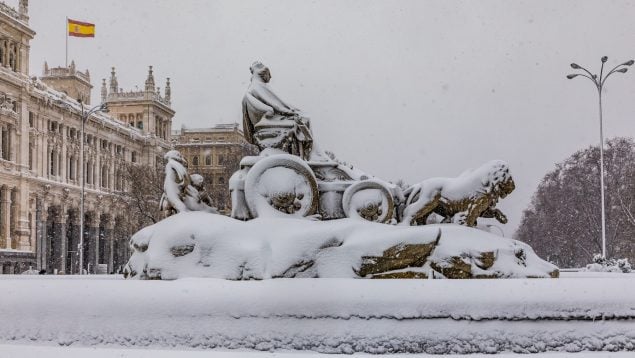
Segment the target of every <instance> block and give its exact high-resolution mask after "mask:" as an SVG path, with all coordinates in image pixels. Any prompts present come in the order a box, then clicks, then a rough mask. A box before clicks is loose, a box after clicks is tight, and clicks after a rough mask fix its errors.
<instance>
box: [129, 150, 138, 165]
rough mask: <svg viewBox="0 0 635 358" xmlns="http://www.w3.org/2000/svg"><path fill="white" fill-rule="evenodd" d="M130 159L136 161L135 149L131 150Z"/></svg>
mask: <svg viewBox="0 0 635 358" xmlns="http://www.w3.org/2000/svg"><path fill="white" fill-rule="evenodd" d="M130 160H131V161H132V162H133V163H136V162H137V152H135V151H133V152H132V154H131V157H130Z"/></svg>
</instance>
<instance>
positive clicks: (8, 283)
mask: <svg viewBox="0 0 635 358" xmlns="http://www.w3.org/2000/svg"><path fill="white" fill-rule="evenodd" d="M591 274H592V275H591ZM0 292H2V293H3V294H2V304H1V305H0V318H1V321H2V324H0V344H1V345H0V357H4V356H16V357H22V356H45V354H37V351H38V349H44V350H46V349H47V346H56V347H58V348H55V349H56V350H55V351H51V352H63V353H60V356H61V355H63V356H64V357H73V356H88V355H83V353H81V352H82V351H81V349H80V348H77V347H82V346H84V347H93V348H94V347H97V348H99V349H98V350H97V351H96V352H101V353H104V352H112V353H113V355H115V353H116V352H123V353H116V355H117V356H124V357H125V356H130V357H146V356H147V355H142V354H145V353H140V352H141V351H138V350H135V349H131V350H129V349H128V348H143V349H153V350H157V352H166V353H165V354H171V352H172V353H173V352H175V351H171V350H177V351H178V352H182V351H184V350H193V351H196V350H206V349H214V353H215V354H219V355H218V356H224V354H225V353H223V352H222V351H230V352H234V353H237V352H239V351H236V350H250V351H252V352H253V351H254V350H258V351H267V352H271V351H275V352H279V353H280V352H286V353H284V354H281V355H280V356H281V357H293V354H290V353H289V352H296V351H313V352H319V353H354V352H364V353H454V354H465V353H495V352H508V353H509V352H517V353H521V352H545V351H550V352H580V351H598V350H603V351H630V352H629V353H627V355H624V356H628V354H631V355H633V354H635V353H633V351H635V301H634V300H633V297H635V274H606V273H604V274H598V273H582V274H579V273H568V272H567V273H563V275H562V278H560V279H504V280H503V279H499V280H355V279H275V280H263V281H227V280H219V279H202V278H200V279H179V280H175V281H138V280H123V279H121V278H120V277H116V276H87V277H76V276H11V275H7V276H0ZM68 346H70V348H69V347H68ZM40 347H43V348H40ZM59 347H63V348H59ZM59 349H63V350H62V351H59ZM105 349H107V350H105ZM7 352H15V353H14V354H12V355H6V354H7ZM20 352H22V353H20ZM29 352H31V353H29ZM33 352H36V353H33ZM101 353H100V354H101ZM137 353H138V354H137ZM191 353H192V355H193V356H196V352H191ZM243 353H244V352H243ZM254 353H255V352H254ZM2 354H5V355H4V356H3V355H2ZM52 354H54V353H51V355H52ZM55 354H56V353H55ZM104 354H106V353H104ZM161 354H162V353H161ZM188 354H189V353H188ZM52 356H55V355H52ZM90 356H91V357H92V356H97V357H99V355H97V354H95V355H93V354H92V353H91V354H90ZM157 356H158V357H162V356H163V355H160V354H158V355H157ZM166 356H168V355H166ZM227 356H228V357H232V356H231V355H227ZM268 356H269V355H268ZM546 356H549V355H546ZM596 356H602V357H604V356H607V355H592V357H596ZM618 356H620V355H618Z"/></svg>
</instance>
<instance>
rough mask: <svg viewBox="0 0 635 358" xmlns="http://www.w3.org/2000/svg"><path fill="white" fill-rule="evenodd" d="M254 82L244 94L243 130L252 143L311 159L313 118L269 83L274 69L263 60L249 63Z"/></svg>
mask: <svg viewBox="0 0 635 358" xmlns="http://www.w3.org/2000/svg"><path fill="white" fill-rule="evenodd" d="M249 71H250V72H251V83H250V84H249V88H247V92H246V93H245V96H244V97H243V103H242V107H243V132H244V134H245V138H246V139H247V141H248V142H249V143H251V144H255V145H256V146H258V148H260V150H264V149H267V148H273V149H275V150H279V151H283V152H286V153H289V154H293V155H297V156H300V157H302V158H303V159H308V158H309V157H310V155H311V151H312V150H313V133H312V132H311V125H310V121H309V119H308V118H307V117H305V116H303V115H302V114H301V111H300V110H299V109H297V108H294V107H293V106H291V105H289V104H288V103H286V102H284V101H283V100H282V99H280V97H278V96H277V95H276V94H275V93H274V92H273V90H271V88H270V87H269V81H270V80H271V72H270V71H269V68H268V67H267V66H265V65H263V64H262V63H261V62H254V63H253V64H252V65H251V67H249Z"/></svg>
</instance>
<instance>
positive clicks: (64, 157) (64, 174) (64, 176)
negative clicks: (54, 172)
mask: <svg viewBox="0 0 635 358" xmlns="http://www.w3.org/2000/svg"><path fill="white" fill-rule="evenodd" d="M67 163H68V156H67V155H66V146H65V145H62V161H61V164H62V165H61V167H62V168H61V170H60V173H59V177H60V180H61V181H62V183H67V182H68V175H67V172H66V171H67V167H66V164H67Z"/></svg>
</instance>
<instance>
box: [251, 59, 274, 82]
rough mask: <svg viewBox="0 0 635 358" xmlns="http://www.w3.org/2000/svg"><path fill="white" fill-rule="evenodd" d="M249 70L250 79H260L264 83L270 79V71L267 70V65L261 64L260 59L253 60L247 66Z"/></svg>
mask: <svg viewBox="0 0 635 358" xmlns="http://www.w3.org/2000/svg"><path fill="white" fill-rule="evenodd" d="M249 71H250V72H251V75H252V76H251V79H252V81H253V80H254V78H255V79H256V80H257V79H261V80H262V81H263V82H264V83H269V81H270V80H271V71H269V67H267V66H265V65H263V64H262V62H260V61H256V62H254V63H253V64H252V65H251V67H249Z"/></svg>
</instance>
